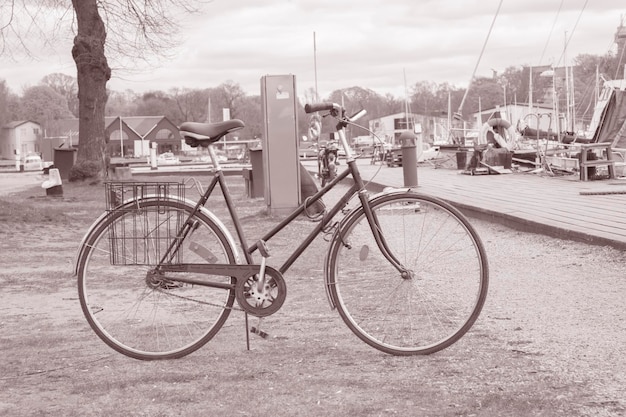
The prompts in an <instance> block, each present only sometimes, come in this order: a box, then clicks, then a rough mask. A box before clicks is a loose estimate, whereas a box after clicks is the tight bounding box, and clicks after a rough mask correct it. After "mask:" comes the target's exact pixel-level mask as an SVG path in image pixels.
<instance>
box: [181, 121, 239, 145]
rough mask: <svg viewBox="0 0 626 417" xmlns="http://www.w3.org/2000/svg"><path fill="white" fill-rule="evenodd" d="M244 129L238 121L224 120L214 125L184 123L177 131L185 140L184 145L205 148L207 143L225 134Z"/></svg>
mask: <svg viewBox="0 0 626 417" xmlns="http://www.w3.org/2000/svg"><path fill="white" fill-rule="evenodd" d="M244 127H245V125H244V123H243V122H242V121H241V120H239V119H233V120H226V121H224V122H216V123H198V122H185V123H183V124H182V125H180V127H179V128H178V130H179V131H180V135H181V136H182V137H183V138H185V143H186V144H187V145H189V146H191V147H193V148H197V147H198V146H202V147H206V146H208V145H209V143H213V142H217V141H218V140H220V139H221V138H222V137H223V136H224V135H225V134H227V133H230V132H234V131H236V130H239V129H243V128H244Z"/></svg>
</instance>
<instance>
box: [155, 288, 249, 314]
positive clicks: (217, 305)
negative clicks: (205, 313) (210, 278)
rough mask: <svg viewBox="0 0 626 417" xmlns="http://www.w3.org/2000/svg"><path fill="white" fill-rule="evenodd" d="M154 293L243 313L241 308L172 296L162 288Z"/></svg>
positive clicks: (182, 296)
mask: <svg viewBox="0 0 626 417" xmlns="http://www.w3.org/2000/svg"><path fill="white" fill-rule="evenodd" d="M155 290H156V291H159V292H161V293H163V294H165V295H169V296H171V297H176V298H180V299H182V300H188V301H192V302H194V303H198V304H203V305H207V306H211V307H217V308H223V309H226V310H234V311H245V310H244V309H243V308H241V307H235V306H234V305H233V306H232V307H227V306H224V305H219V304H215V303H209V302H208V301H200V300H194V299H193V298H189V297H185V296H184V295H178V294H172V293H170V292H167V291H165V290H163V289H162V288H155Z"/></svg>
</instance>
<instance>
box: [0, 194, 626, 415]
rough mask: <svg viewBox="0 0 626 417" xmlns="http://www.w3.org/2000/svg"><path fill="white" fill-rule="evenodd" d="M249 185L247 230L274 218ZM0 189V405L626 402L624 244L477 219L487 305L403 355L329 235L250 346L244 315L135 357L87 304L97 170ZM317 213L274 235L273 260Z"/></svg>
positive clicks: (428, 409)
mask: <svg viewBox="0 0 626 417" xmlns="http://www.w3.org/2000/svg"><path fill="white" fill-rule="evenodd" d="M236 190H237V192H238V193H239V197H238V198H237V200H236V201H237V204H238V205H239V208H240V210H241V211H242V214H243V217H244V220H245V225H246V231H247V232H249V233H250V234H251V236H258V233H257V234H255V232H258V231H259V230H261V229H267V228H268V227H269V226H268V224H270V223H271V222H272V221H273V220H272V219H270V218H268V217H267V216H265V215H264V214H263V202H262V200H261V201H259V200H249V199H247V198H246V197H245V196H244V195H243V194H244V193H243V191H242V190H243V188H242V187H240V186H238V188H236ZM43 194H45V192H44V191H43V190H41V188H37V187H34V188H33V187H30V188H28V189H27V190H25V191H22V192H18V193H14V194H8V195H7V194H5V195H3V196H2V195H0V236H1V239H0V253H1V261H0V286H1V287H2V288H3V295H2V302H1V303H0V346H2V355H3V360H2V362H0V415H7V416H31V415H39V416H48V415H50V416H59V415H64V416H99V415H108V416H170V415H177V416H178V415H191V416H200V415H229V416H237V415H243V416H245V415H254V416H270V415H271V416H299V415H302V416H320V415H329V416H330V415H337V416H347V415H359V416H361V415H363V416H391V415H400V416H407V415H415V416H472V415H473V416H556V415H558V416H621V415H625V414H626V391H625V388H624V387H625V386H626V355H624V352H625V351H626V309H625V308H624V299H625V296H626V280H625V279H624V276H625V272H626V264H625V263H624V261H625V259H626V256H625V255H624V253H623V252H621V251H617V250H614V249H611V248H606V247H598V246H588V245H585V244H581V243H575V242H569V241H564V240H559V239H554V238H549V237H545V236H541V235H534V234H526V233H522V232H519V231H514V230H510V229H507V228H505V227H503V226H500V225H497V224H491V223H486V222H482V221H473V224H475V226H476V227H477V230H478V231H479V234H480V235H481V237H482V239H483V241H484V243H485V245H486V248H487V252H488V255H489V263H490V268H491V284H490V290H489V295H488V297H487V302H486V305H485V308H484V310H483V313H482V314H481V316H480V317H479V319H478V321H477V323H476V325H475V326H474V327H473V328H472V329H471V330H470V332H469V333H468V334H467V335H466V336H464V337H463V338H462V339H461V340H460V341H459V342H458V343H456V344H455V345H453V346H452V347H450V348H448V349H446V350H444V351H442V352H439V353H437V354H434V355H430V356H426V357H410V358H398V357H392V356H389V355H385V354H382V353H380V352H378V351H376V350H374V349H372V348H369V347H368V346H366V345H364V344H363V343H362V342H360V341H359V340H358V339H357V338H356V337H354V336H353V335H352V333H350V331H349V330H348V329H347V328H346V327H345V325H343V322H342V321H341V319H340V318H339V316H338V314H337V313H336V312H334V311H330V309H329V308H328V304H327V302H326V300H325V295H324V289H323V285H322V265H323V259H324V255H325V248H326V247H327V246H326V245H327V243H326V242H324V241H323V240H322V239H318V240H317V241H316V242H315V243H314V244H313V247H312V248H310V249H309V251H308V252H307V253H306V254H305V257H304V258H302V259H299V260H298V261H297V262H296V263H295V264H294V266H293V268H292V269H291V270H290V271H289V272H288V273H287V274H286V276H285V278H286V280H287V284H288V286H289V293H288V298H287V301H286V303H285V305H284V306H283V309H282V310H281V311H279V312H278V313H276V314H275V315H273V316H271V317H269V318H267V319H266V320H265V321H264V324H263V326H264V329H265V330H266V331H267V332H268V333H269V334H270V337H269V338H268V339H267V340H263V339H258V338H257V339H252V344H251V350H250V351H248V350H246V343H245V336H244V335H245V328H244V321H243V316H242V315H240V314H234V315H231V318H230V319H229V322H228V323H227V324H226V326H225V327H224V329H223V330H222V331H221V332H220V334H219V335H218V336H217V337H216V338H215V339H214V340H212V341H211V342H209V344H207V345H206V346H204V347H203V348H201V349H200V350H199V351H198V352H195V353H194V354H192V355H189V356H188V357H185V358H183V359H180V360H175V361H166V362H141V361H136V360H132V359H129V358H126V357H124V356H122V355H120V354H118V353H116V352H113V351H112V350H111V349H109V348H108V347H107V346H105V345H104V343H102V342H101V341H100V340H99V339H98V338H97V337H96V336H95V334H94V333H93V331H92V330H91V329H90V328H89V326H88V324H87V322H86V320H85V319H84V317H83V316H82V312H81V310H80V306H79V302H78V298H77V291H76V282H75V277H74V276H73V275H72V270H73V265H74V261H75V255H76V250H77V248H78V243H79V241H80V239H81V237H82V235H83V234H84V233H85V231H86V230H87V227H88V226H89V224H90V223H91V222H92V221H93V220H94V219H95V218H96V216H97V215H98V214H99V213H100V212H101V211H102V209H103V208H104V207H103V206H104V204H103V201H102V200H103V198H102V196H101V194H103V192H102V188H101V187H99V186H89V185H86V184H83V185H71V184H68V185H64V197H63V198H46V197H43ZM308 227H310V222H308V221H307V220H301V221H298V223H297V225H296V227H295V228H294V229H293V230H291V231H290V232H288V233H287V234H286V235H285V236H281V237H279V239H278V241H277V242H275V243H274V244H273V245H272V248H273V250H274V251H275V252H276V253H275V254H274V256H275V257H276V261H275V262H276V263H277V264H278V263H280V259H281V257H282V256H284V253H285V251H286V249H289V248H290V247H291V245H292V244H293V241H294V239H297V238H298V237H299V236H300V235H301V233H302V230H304V229H305V228H308Z"/></svg>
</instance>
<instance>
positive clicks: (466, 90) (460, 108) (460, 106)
mask: <svg viewBox="0 0 626 417" xmlns="http://www.w3.org/2000/svg"><path fill="white" fill-rule="evenodd" d="M503 1H504V0H500V4H498V9H497V10H496V14H495V15H494V16H493V20H492V21H491V26H489V32H487V38H486V39H485V43H483V49H481V51H480V55H479V56H478V61H476V66H475V67H474V71H473V72H472V77H471V78H470V82H469V84H468V86H467V88H466V89H465V94H463V99H462V100H461V104H459V110H458V112H457V113H461V112H462V111H463V104H465V99H466V98H467V93H468V92H469V90H470V87H471V86H472V81H473V80H474V77H475V76H476V70H477V69H478V64H480V60H481V58H482V57H483V53H484V52H485V47H486V46H487V41H488V40H489V36H491V30H492V29H493V25H494V24H495V23H496V18H497V17H498V13H500V7H502V2H503Z"/></svg>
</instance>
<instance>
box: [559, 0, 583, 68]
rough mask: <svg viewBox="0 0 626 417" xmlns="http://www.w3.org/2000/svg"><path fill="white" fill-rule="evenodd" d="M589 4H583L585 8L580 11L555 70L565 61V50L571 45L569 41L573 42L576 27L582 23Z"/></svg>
mask: <svg viewBox="0 0 626 417" xmlns="http://www.w3.org/2000/svg"><path fill="white" fill-rule="evenodd" d="M587 3H589V0H585V4H583V8H582V9H580V13H579V14H578V18H577V19H576V23H574V27H573V28H572V33H571V34H570V35H569V37H568V38H567V41H566V42H565V47H564V48H563V52H561V56H560V57H559V60H558V61H557V62H556V65H555V68H556V67H558V66H559V64H560V63H561V59H563V55H565V50H566V49H567V46H568V45H569V41H571V40H572V36H574V32H576V26H578V22H579V21H580V17H581V16H582V14H583V12H584V11H585V7H587ZM566 66H567V65H566Z"/></svg>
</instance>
